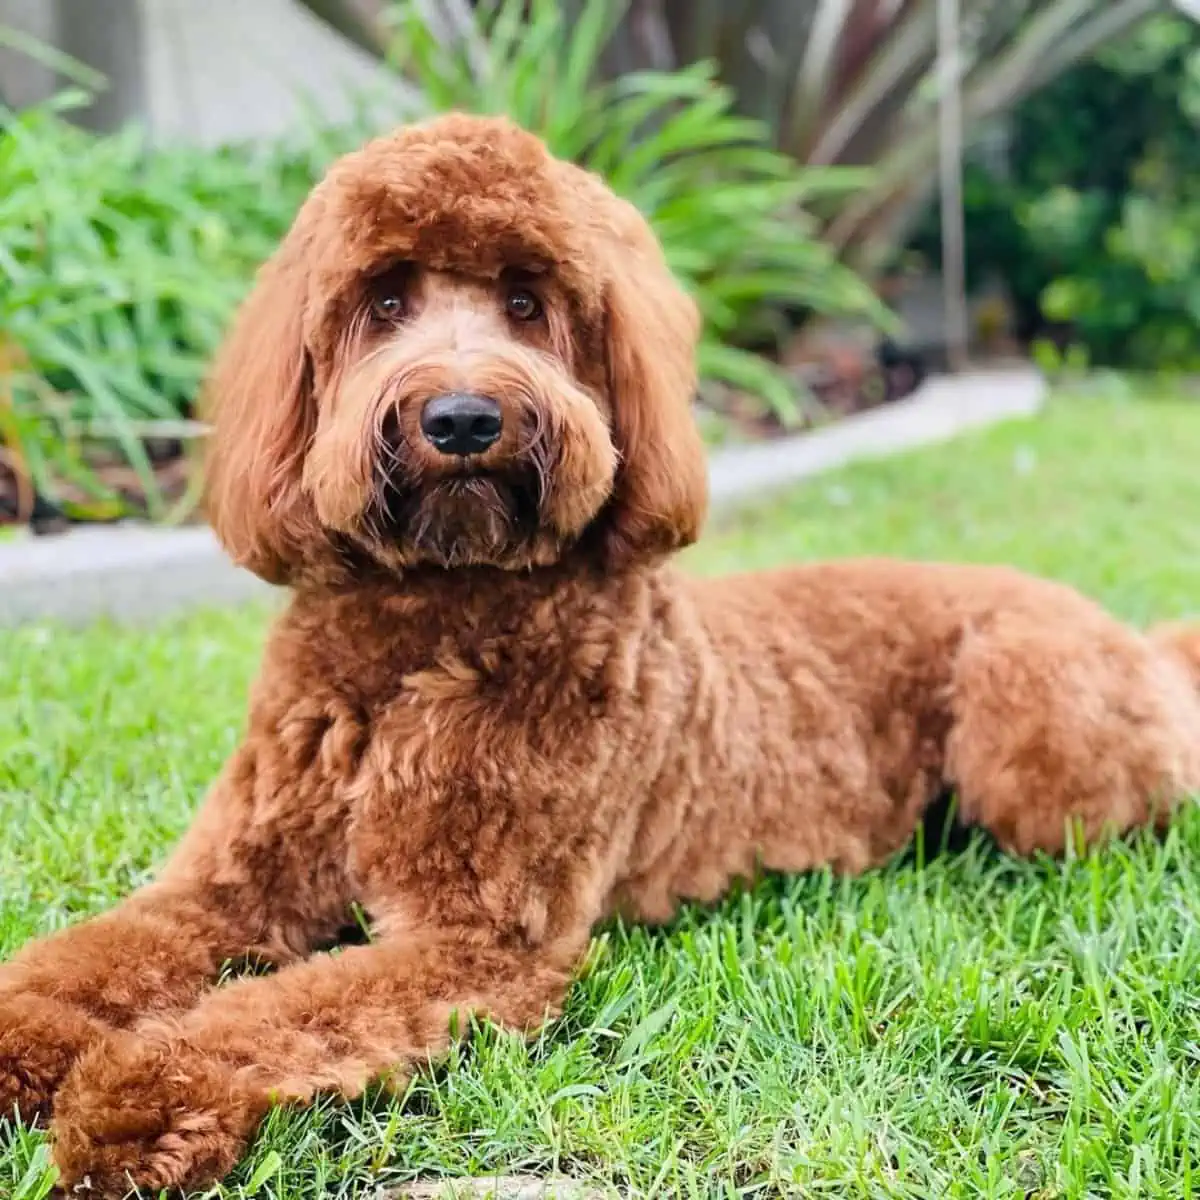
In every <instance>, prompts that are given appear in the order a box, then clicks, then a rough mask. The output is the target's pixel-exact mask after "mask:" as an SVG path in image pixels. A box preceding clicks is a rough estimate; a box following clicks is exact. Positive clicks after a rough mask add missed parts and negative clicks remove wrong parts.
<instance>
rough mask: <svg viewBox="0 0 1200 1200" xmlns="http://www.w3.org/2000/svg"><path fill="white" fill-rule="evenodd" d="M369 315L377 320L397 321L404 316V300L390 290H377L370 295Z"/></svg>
mask: <svg viewBox="0 0 1200 1200" xmlns="http://www.w3.org/2000/svg"><path fill="white" fill-rule="evenodd" d="M371 315H372V316H374V317H375V318H376V320H379V321H386V322H389V323H391V322H395V321H399V320H400V318H401V317H403V316H404V300H403V298H402V297H400V296H398V295H397V294H396V293H395V292H392V291H383V292H379V293H377V294H376V295H374V296H372V297H371Z"/></svg>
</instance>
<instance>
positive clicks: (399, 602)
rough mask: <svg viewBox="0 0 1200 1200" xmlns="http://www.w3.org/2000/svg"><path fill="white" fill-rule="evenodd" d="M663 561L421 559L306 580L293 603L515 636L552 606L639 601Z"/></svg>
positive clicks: (436, 629)
mask: <svg viewBox="0 0 1200 1200" xmlns="http://www.w3.org/2000/svg"><path fill="white" fill-rule="evenodd" d="M662 567H663V564H662V563H661V562H657V563H639V564H637V565H633V566H629V567H626V568H623V569H621V570H615V571H614V570H611V569H608V568H605V567H603V566H601V565H600V564H599V563H598V562H596V561H594V560H583V559H580V558H572V559H570V560H567V561H563V562H560V563H557V564H555V565H553V566H547V567H536V568H533V569H530V570H521V571H508V570H503V569H501V568H499V567H486V566H475V567H457V568H454V569H452V570H446V569H442V568H438V567H426V566H422V567H416V568H410V569H408V570H406V571H404V572H395V573H388V574H384V573H371V574H365V575H363V576H362V577H359V578H355V579H346V580H343V581H339V582H338V583H336V584H328V583H323V584H319V585H318V584H313V585H307V586H303V585H302V586H300V587H298V588H297V589H296V592H295V601H294V607H295V608H296V609H297V610H299V611H303V612H305V613H308V614H314V615H315V614H318V613H323V614H325V616H324V620H325V621H327V622H329V623H330V627H336V626H338V625H339V624H342V623H344V622H345V621H346V620H353V621H357V622H361V621H369V622H370V623H371V625H372V627H373V628H374V629H376V630H377V631H380V632H382V631H384V630H387V629H389V628H392V629H396V630H397V632H399V631H400V630H401V629H403V630H404V631H405V634H406V636H411V632H412V630H413V628H414V627H419V628H420V629H421V631H422V634H423V637H424V638H430V639H435V640H442V639H446V638H449V639H450V640H451V641H457V640H458V639H459V638H460V637H461V636H464V635H465V636H469V637H470V638H471V639H472V640H474V639H476V638H478V637H480V636H506V635H507V636H511V635H512V634H513V632H514V631H515V630H516V629H517V628H518V627H520V626H523V625H526V624H528V623H529V622H531V621H532V622H535V623H536V622H537V621H538V620H539V616H538V614H544V613H546V612H547V611H553V612H554V613H555V614H557V617H558V620H559V621H563V620H567V619H569V616H570V614H572V613H574V614H575V615H576V617H580V616H582V615H583V614H584V613H585V612H597V611H600V610H606V609H607V610H609V611H612V610H613V609H614V608H624V607H626V606H628V605H629V604H631V603H636V600H635V599H634V598H635V597H636V596H638V595H645V593H646V589H647V587H648V586H651V585H652V582H653V580H654V579H655V578H656V577H657V576H658V575H659V574H660V572H661V570H662Z"/></svg>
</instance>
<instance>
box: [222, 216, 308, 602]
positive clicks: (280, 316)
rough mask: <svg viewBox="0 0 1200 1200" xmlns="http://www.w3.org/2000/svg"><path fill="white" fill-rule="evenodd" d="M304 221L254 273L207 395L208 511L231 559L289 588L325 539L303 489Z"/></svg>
mask: <svg viewBox="0 0 1200 1200" xmlns="http://www.w3.org/2000/svg"><path fill="white" fill-rule="evenodd" d="M302 219H303V214H302V215H301V220H298V221H297V224H296V225H295V226H293V228H292V230H291V232H290V233H289V234H288V236H287V237H286V238H285V240H284V242H283V243H282V245H281V246H280V247H279V249H278V250H277V251H276V252H275V254H274V255H273V256H272V257H271V258H270V259H269V260H268V261H267V262H266V264H265V265H264V266H263V267H262V268H261V270H260V271H259V273H258V278H257V280H256V281H255V285H254V288H253V290H252V291H251V293H250V295H249V296H248V297H247V298H246V299H245V301H243V303H242V306H241V308H240V309H239V310H238V313H237V315H236V317H235V318H234V321H233V324H232V327H231V328H230V330H229V332H228V334H227V335H226V338H225V342H224V344H223V345H222V347H221V349H220V351H219V352H218V354H217V357H216V361H215V363H214V365H213V369H212V372H211V374H210V377H209V379H208V382H207V385H206V387H205V389H204V396H203V399H202V403H201V409H202V412H203V415H204V416H205V417H206V419H207V420H208V421H209V422H210V423H211V425H212V432H211V435H210V439H209V444H208V451H207V454H206V456H205V492H204V495H205V509H206V511H207V515H208V519H209V521H210V522H211V523H212V526H213V529H214V530H215V532H216V535H217V537H218V538H219V539H220V541H221V544H222V545H223V546H224V547H225V549H226V551H227V552H228V553H229V554H230V556H231V557H232V558H233V560H234V561H235V562H236V563H238V564H239V565H241V566H244V567H247V568H248V569H249V570H251V571H253V572H254V573H255V574H256V575H258V576H260V577H261V578H263V579H265V580H267V581H268V582H269V583H287V582H288V581H289V580H290V579H291V577H292V576H293V574H294V572H295V570H296V568H297V567H298V566H299V565H300V564H301V563H302V562H303V561H304V558H305V553H306V550H307V549H308V547H310V546H311V544H312V541H313V539H314V538H319V537H320V536H321V534H320V530H319V528H318V527H317V523H316V518H315V516H314V514H313V511H312V505H311V503H310V501H309V500H308V498H307V497H306V496H305V494H304V492H303V490H302V488H301V482H300V476H301V469H302V467H303V462H304V455H305V453H306V451H307V448H308V445H309V443H310V441H311V440H312V435H313V430H314V427H315V424H316V412H315V407H316V406H315V403H314V397H313V391H312V388H313V383H312V364H311V361H310V359H309V355H308V351H307V349H306V347H305V344H304V327H303V322H304V304H305V297H306V293H307V290H308V289H307V284H308V266H307V262H308V260H309V258H310V255H309V253H308V251H309V238H308V237H306V236H305V231H304V229H303V227H302V224H301V221H302Z"/></svg>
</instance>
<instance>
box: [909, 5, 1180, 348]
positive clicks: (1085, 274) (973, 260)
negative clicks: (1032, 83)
mask: <svg viewBox="0 0 1200 1200" xmlns="http://www.w3.org/2000/svg"><path fill="white" fill-rule="evenodd" d="M1198 125H1200V26H1197V25H1196V24H1195V23H1194V22H1192V21H1190V20H1187V19H1184V18H1180V17H1169V16H1168V17H1159V18H1155V19H1154V20H1151V21H1149V22H1147V23H1146V24H1145V25H1144V26H1142V28H1141V29H1139V30H1138V31H1137V33H1136V34H1135V35H1134V36H1132V37H1129V38H1127V39H1125V40H1124V41H1122V42H1120V43H1117V44H1114V45H1112V46H1110V47H1108V48H1107V49H1106V50H1104V51H1103V52H1101V53H1100V54H1099V55H1098V56H1097V58H1096V59H1095V60H1094V61H1092V62H1089V63H1087V64H1084V65H1082V66H1080V67H1077V68H1075V69H1074V70H1073V71H1070V72H1068V73H1067V74H1066V75H1064V76H1062V77H1061V78H1060V79H1059V80H1057V81H1056V82H1054V83H1052V84H1050V85H1049V86H1048V87H1046V88H1045V89H1044V90H1043V91H1042V92H1040V93H1039V94H1038V95H1036V96H1034V97H1033V98H1032V99H1030V100H1029V101H1027V102H1026V103H1025V104H1024V105H1022V106H1021V108H1019V109H1018V110H1017V112H1016V113H1015V115H1014V119H1013V123H1012V129H1011V140H1010V151H1009V159H1010V162H1009V169H1008V171H1007V172H1006V173H1004V174H1003V175H1001V174H998V173H994V172H991V171H988V170H986V169H984V168H983V167H982V166H981V165H978V164H976V165H974V166H972V168H971V171H970V175H969V178H968V186H967V189H966V210H967V211H966V215H967V236H968V245H967V253H968V260H969V262H970V264H971V267H972V273H973V275H975V276H980V275H983V274H992V275H995V276H998V277H999V278H1001V279H1003V280H1004V281H1005V282H1006V284H1007V286H1008V289H1009V291H1010V292H1011V294H1012V296H1013V299H1014V301H1015V303H1016V308H1017V313H1018V319H1019V324H1020V327H1021V332H1022V333H1023V334H1024V335H1026V336H1027V337H1033V338H1037V337H1039V336H1041V335H1042V334H1045V333H1049V332H1053V333H1054V335H1055V337H1056V338H1059V339H1062V338H1066V339H1069V340H1073V341H1074V342H1075V343H1076V345H1077V346H1078V348H1079V352H1081V353H1083V354H1085V355H1086V357H1087V359H1088V360H1089V361H1090V362H1092V363H1095V364H1103V365H1115V366H1126V367H1137V368H1150V369H1158V368H1164V367H1166V368H1183V369H1189V370H1192V369H1195V368H1196V366H1197V365H1198V364H1200V285H1198V284H1197V278H1198V276H1200V138H1198V137H1197V132H1198V129H1197V127H1198ZM935 233H936V231H935V225H934V222H933V221H932V220H931V221H930V223H929V224H928V225H927V226H926V228H925V229H924V230H923V232H922V235H921V238H920V240H919V245H920V246H921V247H922V248H924V249H929V250H935V247H936V236H935Z"/></svg>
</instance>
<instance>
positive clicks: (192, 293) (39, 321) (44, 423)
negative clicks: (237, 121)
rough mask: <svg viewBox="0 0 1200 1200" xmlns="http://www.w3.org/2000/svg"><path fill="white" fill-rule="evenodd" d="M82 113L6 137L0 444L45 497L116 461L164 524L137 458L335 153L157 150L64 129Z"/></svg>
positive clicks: (7, 128)
mask: <svg viewBox="0 0 1200 1200" xmlns="http://www.w3.org/2000/svg"><path fill="white" fill-rule="evenodd" d="M82 99H83V97H82V96H80V95H79V94H78V93H68V94H64V95H62V96H60V97H58V98H57V99H56V100H55V101H54V102H53V103H51V104H48V105H46V106H43V107H39V108H34V109H29V110H26V111H24V112H21V113H19V114H8V115H7V120H6V122H5V123H4V124H3V126H0V178H3V180H4V183H5V187H4V191H3V194H2V195H0V278H2V279H3V285H2V286H0V330H2V331H3V333H2V335H0V445H3V444H7V445H8V446H9V448H10V449H9V454H10V455H13V456H15V457H16V458H18V459H19V466H20V468H21V469H22V470H23V471H24V472H25V473H27V475H28V477H29V478H30V480H31V481H32V482H33V484H34V485H35V486H36V487H37V488H38V490H39V491H41V492H43V493H46V494H50V495H53V494H54V492H55V490H56V489H55V480H56V479H58V480H62V479H71V480H73V481H74V482H75V483H76V484H78V485H80V486H81V487H82V488H83V489H84V490H85V491H86V492H88V493H90V494H91V496H92V497H93V498H95V499H98V500H100V501H101V502H102V503H101V506H100V507H101V508H103V509H104V510H105V511H107V510H108V509H109V508H110V507H111V502H112V501H113V499H114V498H113V497H112V496H111V495H109V494H108V493H106V490H105V489H104V488H103V487H102V486H101V485H100V484H99V482H98V480H97V478H96V476H95V474H94V473H93V472H91V471H90V470H89V469H88V465H89V462H94V461H95V458H96V455H97V454H99V455H101V456H105V455H107V454H109V453H110V452H112V451H113V450H115V451H117V452H118V453H119V454H120V456H121V457H122V458H123V459H124V460H125V461H126V462H127V463H128V464H129V466H130V467H132V468H133V470H134V471H135V472H136V475H137V479H138V483H139V490H140V491H141V492H142V493H143V494H144V496H145V499H146V506H147V508H148V509H149V511H150V513H151V514H152V515H154V516H158V517H161V516H162V515H163V509H164V504H163V497H162V495H161V494H160V491H159V488H158V487H157V486H156V483H155V477H154V474H153V472H152V469H151V462H150V458H149V455H148V452H147V448H146V441H147V439H151V438H156V437H159V438H161V437H170V436H173V434H174V432H175V431H177V428H178V427H179V424H180V418H181V417H184V416H186V415H187V414H188V413H189V412H190V408H191V404H192V401H193V398H194V397H195V394H196V390H197V386H198V384H199V381H200V379H201V376H202V374H203V371H204V368H205V364H206V362H207V360H208V358H209V356H210V355H211V354H212V352H213V350H214V348H215V346H216V344H217V341H218V339H219V337H220V335H221V332H222V330H223V327H224V325H225V322H226V320H227V319H228V316H229V313H230V311H231V308H232V307H233V306H234V305H235V304H236V302H237V301H238V299H239V298H240V296H241V295H242V293H243V292H244V291H245V289H246V287H247V285H248V283H249V280H250V279H251V277H252V275H253V272H254V269H255V267H256V266H257V264H258V263H259V262H260V261H261V260H262V259H264V258H265V257H266V256H267V255H268V254H269V253H270V252H271V250H272V249H273V247H274V245H275V243H276V242H277V241H278V239H279V238H280V237H281V236H282V234H283V232H284V231H285V230H286V229H287V226H288V224H289V223H290V221H291V219H292V216H293V214H294V212H295V210H296V208H297V206H298V205H299V203H300V202H301V200H302V199H303V197H304V195H305V193H306V191H307V189H308V188H309V186H310V185H311V183H312V182H313V179H314V178H315V176H316V175H317V174H318V173H319V172H320V170H321V168H322V166H323V165H324V162H325V161H326V160H327V159H328V158H329V157H331V156H332V154H333V153H335V152H336V151H337V150H338V149H341V148H343V147H342V146H341V145H338V144H330V143H329V141H328V139H326V138H320V137H316V136H314V137H312V138H311V139H309V140H308V141H307V142H306V144H305V146H304V147H303V148H302V149H300V150H296V149H284V148H281V147H276V148H269V149H268V150H267V151H265V152H262V153H257V154H256V153H252V152H250V151H249V150H246V149H232V148H231V149H227V150H222V151H218V152H210V151H202V150H198V149H190V148H184V149H160V148H151V147H150V146H148V145H147V143H146V141H145V138H144V137H143V135H142V134H141V132H140V131H138V130H136V129H133V128H130V129H126V130H124V131H122V132H120V133H118V134H115V135H113V136H108V137H97V136H95V135H93V134H90V133H86V132H84V131H82V130H80V129H78V128H76V127H74V126H72V125H71V124H70V123H69V122H68V121H66V120H65V119H64V118H63V113H64V111H65V110H68V109H69V108H70V107H71V106H72V105H74V104H78V103H80V102H81V101H82Z"/></svg>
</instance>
